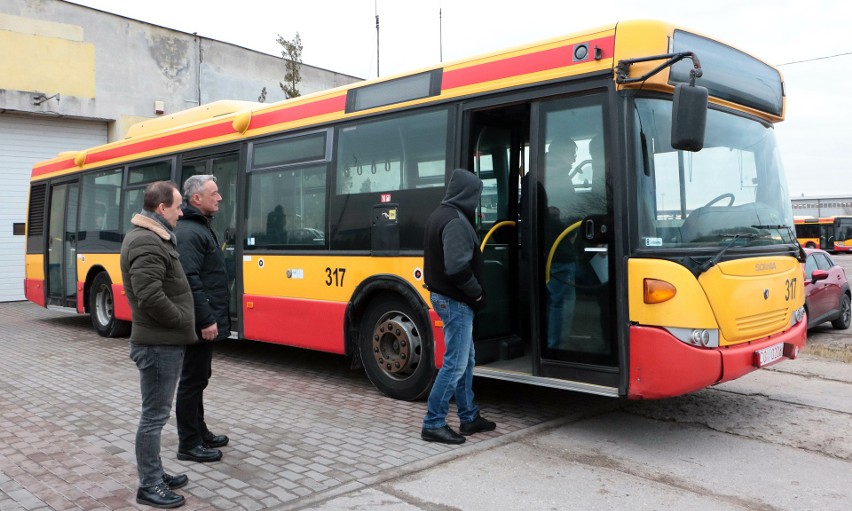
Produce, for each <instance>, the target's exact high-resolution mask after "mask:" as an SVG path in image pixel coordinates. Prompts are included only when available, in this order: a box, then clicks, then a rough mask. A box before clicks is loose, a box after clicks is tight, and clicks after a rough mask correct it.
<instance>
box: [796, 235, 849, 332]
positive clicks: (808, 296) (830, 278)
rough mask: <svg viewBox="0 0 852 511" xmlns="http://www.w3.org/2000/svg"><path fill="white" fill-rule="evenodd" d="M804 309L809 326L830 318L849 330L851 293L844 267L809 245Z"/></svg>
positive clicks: (838, 327) (833, 323)
mask: <svg viewBox="0 0 852 511" xmlns="http://www.w3.org/2000/svg"><path fill="white" fill-rule="evenodd" d="M805 253H807V255H808V259H807V261H806V262H805V310H806V311H807V313H808V328H813V327H815V326H817V325H820V324H822V323H825V322H826V321H831V326H833V327H834V328H836V329H838V330H846V329H847V328H849V323H850V321H851V320H852V309H850V303H852V295H850V291H849V281H847V280H846V272H845V271H844V270H843V267H842V266H840V265H838V264H837V263H835V262H834V260H833V259H832V258H831V256H830V255H828V253H827V252H825V251H823V250H819V249H814V248H806V249H805Z"/></svg>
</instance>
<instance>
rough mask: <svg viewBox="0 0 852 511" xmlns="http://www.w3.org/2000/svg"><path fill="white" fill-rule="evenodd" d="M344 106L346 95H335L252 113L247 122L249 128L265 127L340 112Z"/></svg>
mask: <svg viewBox="0 0 852 511" xmlns="http://www.w3.org/2000/svg"><path fill="white" fill-rule="evenodd" d="M345 108H346V95H345V94H343V95H340V96H335V97H333V98H328V99H321V100H319V101H313V102H311V103H305V104H303V105H296V106H293V107H290V108H281V109H279V110H273V111H271V112H266V113H262V114H257V115H253V116H252V118H251V122H250V123H249V128H248V129H249V130H255V129H259V128H266V127H268V126H273V125H275V124H283V123H287V122H293V121H299V120H302V119H308V118H310V117H317V116H319V115H328V114H333V113H339V114H342V113H343V111H344V109H345Z"/></svg>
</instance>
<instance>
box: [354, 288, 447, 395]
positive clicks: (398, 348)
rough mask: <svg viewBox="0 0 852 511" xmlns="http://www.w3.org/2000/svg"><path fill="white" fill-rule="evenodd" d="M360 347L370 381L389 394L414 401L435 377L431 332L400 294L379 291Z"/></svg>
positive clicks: (363, 325) (366, 316)
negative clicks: (380, 292) (379, 293)
mask: <svg viewBox="0 0 852 511" xmlns="http://www.w3.org/2000/svg"><path fill="white" fill-rule="evenodd" d="M358 349H359V353H360V355H361V362H362V363H363V364H364V371H365V372H366V373H367V377H368V378H369V379H370V382H372V383H373V385H375V387H376V388H377V389H379V391H381V392H382V393H383V394H385V395H386V396H388V397H391V398H394V399H402V400H405V401H415V400H418V399H420V398H422V397H423V396H425V395H426V394H427V393H428V392H429V389H430V388H431V386H432V381H433V380H434V377H435V363H434V360H435V357H434V354H433V353H434V348H433V343H432V341H431V336H430V335H429V332H428V331H427V330H426V327H425V325H424V324H423V320H422V319H421V318H420V314H418V312H417V311H416V310H414V308H413V307H412V306H411V305H409V303H408V302H406V301H405V299H403V298H401V297H399V296H398V295H393V294H389V293H385V294H382V295H379V296H378V297H377V298H376V299H374V300H373V301H372V302H371V303H370V305H369V306H368V307H367V312H366V313H365V314H364V320H363V321H362V322H361V326H360V332H359V335H358Z"/></svg>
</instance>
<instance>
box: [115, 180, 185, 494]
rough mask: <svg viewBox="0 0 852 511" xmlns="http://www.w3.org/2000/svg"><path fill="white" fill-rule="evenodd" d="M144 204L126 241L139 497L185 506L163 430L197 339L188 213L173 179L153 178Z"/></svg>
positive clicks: (123, 269)
mask: <svg viewBox="0 0 852 511" xmlns="http://www.w3.org/2000/svg"><path fill="white" fill-rule="evenodd" d="M143 201H144V206H143V207H144V209H143V211H142V212H141V213H139V214H136V215H135V216H134V217H133V218H132V219H131V221H130V223H131V224H133V225H134V227H133V229H131V230H130V232H128V233H127V236H125V237H124V242H123V243H122V244H121V258H120V265H121V278H122V281H123V284H124V290H125V292H126V293H127V300H128V302H130V311H131V313H132V315H133V329H132V331H131V334H130V358H131V359H132V360H133V361H134V362H136V366H137V367H138V368H139V384H140V388H141V391H142V414H141V418H140V420H139V429H138V430H137V431H136V465H137V470H138V472H139V489H138V491H137V492H136V502H138V503H140V504H147V505H149V506H154V507H159V508H173V507H178V506H181V505H183V503H184V498H183V496H182V495H178V494H176V493H174V492H173V491H172V490H174V489H176V488H180V487H182V486H184V485H186V483H187V481H188V478H187V476H186V475H183V474H181V475H177V476H171V475H169V474H167V473H165V472H164V471H163V465H162V463H161V461H160V435H161V433H162V430H163V426H164V425H165V424H166V421H168V420H169V414H170V413H171V408H172V399H174V395H175V387H176V386H177V382H178V378H179V377H180V371H181V364H182V362H183V355H184V346H186V345H187V344H191V343H193V342H195V316H194V312H193V304H192V290H191V289H190V288H189V283H188V282H187V280H186V275H185V274H184V272H183V268H182V267H181V264H180V261H179V259H178V253H177V250H176V248H177V247H176V243H175V235H174V233H173V232H172V230H173V229H174V227H175V224H177V220H178V218H179V217H180V216H181V209H180V205H181V197H180V192H179V191H178V188H177V185H176V184H174V183H172V182H171V181H157V182H154V183H151V184H150V185H148V187H147V188H146V189H145V194H144V199H143Z"/></svg>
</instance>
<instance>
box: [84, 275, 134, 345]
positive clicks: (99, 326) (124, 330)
mask: <svg viewBox="0 0 852 511" xmlns="http://www.w3.org/2000/svg"><path fill="white" fill-rule="evenodd" d="M89 313H90V314H91V317H92V326H93V327H95V331H97V332H98V335H100V336H101V337H126V336H127V335H128V334H130V322H129V321H122V320H120V319H116V318H115V300H114V298H113V295H112V281H111V280H110V278H109V275H107V273H106V272H101V273H98V274H97V276H95V280H94V281H92V288H91V289H90V290H89Z"/></svg>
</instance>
